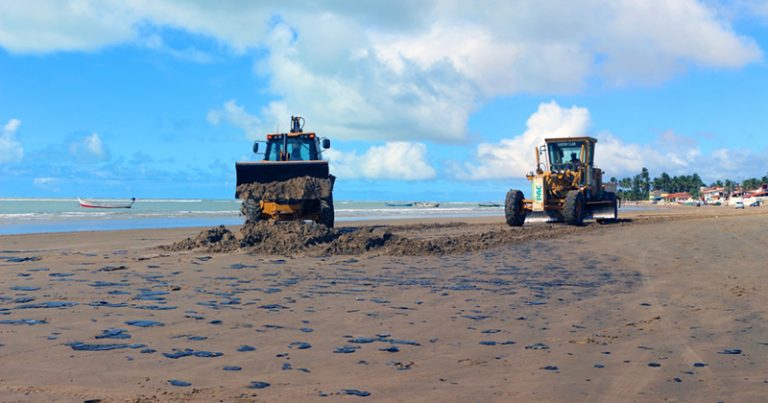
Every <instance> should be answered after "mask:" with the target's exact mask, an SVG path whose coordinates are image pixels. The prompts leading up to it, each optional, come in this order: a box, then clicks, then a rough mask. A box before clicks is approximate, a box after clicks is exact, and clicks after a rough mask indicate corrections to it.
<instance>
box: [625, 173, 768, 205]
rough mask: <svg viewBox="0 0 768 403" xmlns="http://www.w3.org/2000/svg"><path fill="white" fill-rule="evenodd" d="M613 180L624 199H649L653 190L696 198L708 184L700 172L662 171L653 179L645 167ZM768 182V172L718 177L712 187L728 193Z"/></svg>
mask: <svg viewBox="0 0 768 403" xmlns="http://www.w3.org/2000/svg"><path fill="white" fill-rule="evenodd" d="M611 182H616V183H617V184H618V190H617V191H618V193H619V197H621V198H622V199H624V200H648V196H649V195H650V193H651V190H660V191H662V192H665V193H681V192H687V193H690V194H691V196H692V197H693V198H694V199H697V198H698V197H699V196H700V195H699V188H700V187H701V186H704V185H706V183H704V181H703V180H702V179H701V177H700V176H699V174H697V173H694V174H693V175H679V176H670V175H669V174H668V173H666V172H662V173H661V175H660V176H658V177H655V178H653V179H651V176H650V173H649V172H648V168H645V167H644V168H643V169H642V170H641V171H640V173H639V174H637V175H635V176H631V177H627V178H622V179H616V178H615V177H613V178H611ZM763 183H768V174H766V175H764V176H763V177H762V178H748V179H744V180H743V181H741V182H739V181H735V180H731V179H718V180H717V181H715V182H712V183H711V184H710V185H709V186H710V187H715V186H717V187H722V188H724V189H725V190H724V192H725V193H726V194H728V193H731V192H732V191H733V190H734V189H735V188H737V187H739V186H741V187H742V188H743V189H745V190H750V189H756V188H758V187H760V185H761V184H763Z"/></svg>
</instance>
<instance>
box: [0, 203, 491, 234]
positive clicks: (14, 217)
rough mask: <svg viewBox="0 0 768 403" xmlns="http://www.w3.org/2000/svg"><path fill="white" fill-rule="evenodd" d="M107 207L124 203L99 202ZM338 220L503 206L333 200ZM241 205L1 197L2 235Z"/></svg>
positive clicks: (467, 212)
mask: <svg viewBox="0 0 768 403" xmlns="http://www.w3.org/2000/svg"><path fill="white" fill-rule="evenodd" d="M99 201H101V202H104V203H116V204H121V203H126V202H127V201H126V200H125V199H123V200H106V199H99ZM335 210H336V222H338V223H343V222H345V221H353V220H354V221H359V220H376V219H396V218H425V217H440V218H443V217H448V218H450V217H457V218H463V217H489V216H491V217H493V216H498V217H502V216H503V215H504V208H503V207H480V206H479V205H478V203H477V202H447V203H440V206H439V207H436V208H421V207H390V206H387V205H386V204H385V202H383V201H379V202H375V201H345V200H337V201H336V202H335ZM242 222H243V217H241V216H240V202H239V201H237V200H205V199H138V200H136V203H135V204H134V205H133V207H132V208H130V209H89V208H83V207H80V206H79V204H78V201H77V199H75V198H71V199H70V198H67V199H53V198H51V199H38V198H0V234H29V233H42V232H71V231H104V230H121V229H144V228H175V227H212V226H216V225H221V224H224V225H238V224H242Z"/></svg>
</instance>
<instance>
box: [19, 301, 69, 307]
mask: <svg viewBox="0 0 768 403" xmlns="http://www.w3.org/2000/svg"><path fill="white" fill-rule="evenodd" d="M75 305H77V302H71V301H49V302H38V303H34V304H24V305H18V306H16V309H44V308H69V307H73V306H75Z"/></svg>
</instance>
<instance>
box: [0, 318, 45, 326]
mask: <svg viewBox="0 0 768 403" xmlns="http://www.w3.org/2000/svg"><path fill="white" fill-rule="evenodd" d="M46 323H48V322H47V321H46V320H45V319H4V320H0V325H14V326H18V325H28V326H32V325H44V324H46Z"/></svg>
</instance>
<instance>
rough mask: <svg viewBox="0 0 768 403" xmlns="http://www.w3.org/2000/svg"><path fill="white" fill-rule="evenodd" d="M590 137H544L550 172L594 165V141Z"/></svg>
mask: <svg viewBox="0 0 768 403" xmlns="http://www.w3.org/2000/svg"><path fill="white" fill-rule="evenodd" d="M596 142H597V140H596V139H594V138H592V137H574V138H564V139H546V143H547V157H548V160H549V170H550V171H551V172H563V171H565V170H570V171H578V170H579V169H581V168H582V167H585V168H590V167H592V166H593V165H594V156H595V143H596Z"/></svg>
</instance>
